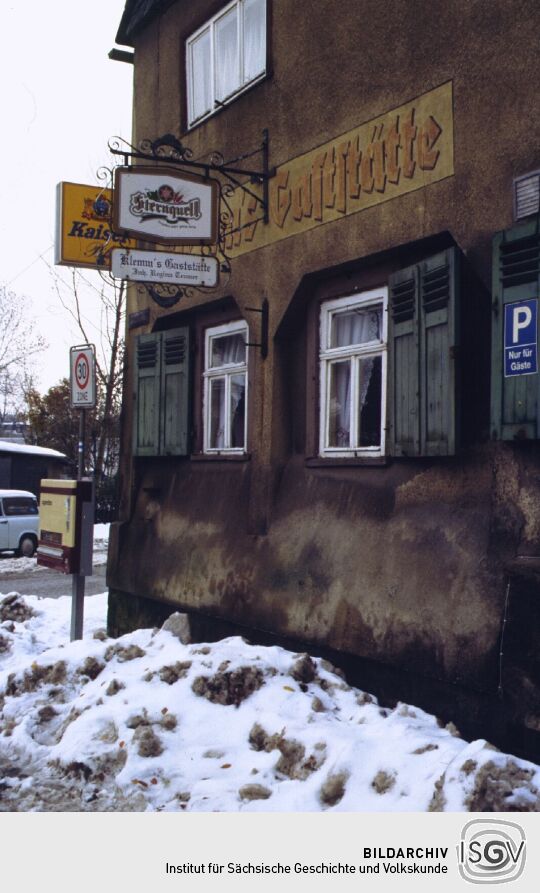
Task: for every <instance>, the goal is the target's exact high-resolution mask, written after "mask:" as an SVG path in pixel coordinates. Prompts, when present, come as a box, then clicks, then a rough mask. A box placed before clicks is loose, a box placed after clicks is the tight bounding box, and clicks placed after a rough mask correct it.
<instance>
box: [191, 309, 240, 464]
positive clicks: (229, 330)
mask: <svg viewBox="0 0 540 893" xmlns="http://www.w3.org/2000/svg"><path fill="white" fill-rule="evenodd" d="M239 333H240V334H243V335H244V339H245V342H246V353H245V359H244V362H243V363H226V364H224V365H222V366H212V367H211V366H210V365H209V361H210V356H211V347H212V341H213V339H214V338H220V337H223V336H227V335H236V334H239ZM248 335H249V330H248V324H247V322H246V321H245V320H244V319H236V320H233V321H231V322H227V323H222V324H221V325H217V326H209V327H208V328H206V329H205V331H204V366H203V372H202V379H203V413H202V423H203V425H202V426H203V453H204V454H206V455H210V456H216V455H227V456H230V455H237V456H243V455H245V454H246V453H247V439H248V402H249V395H248V390H249V378H248V365H249V363H248V360H249V354H248V347H247V342H248V340H249V337H248ZM242 373H243V374H244V376H245V401H244V445H243V446H242V447H231V446H223V447H212V446H210V434H211V412H212V403H211V399H210V392H211V382H212V380H213V379H217V378H225V413H226V416H225V419H226V421H225V432H226V442H227V440H228V439H229V437H230V422H231V418H230V389H231V381H230V380H231V378H232V377H233V375H239V374H242Z"/></svg>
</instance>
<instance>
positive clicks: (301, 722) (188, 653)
mask: <svg viewBox="0 0 540 893" xmlns="http://www.w3.org/2000/svg"><path fill="white" fill-rule="evenodd" d="M70 604H71V600H70V598H68V597H65V598H60V599H40V598H38V597H37V596H30V597H28V596H27V597H24V598H23V597H21V596H17V595H16V594H10V595H7V596H1V597H0V811H60V810H61V811H161V810H164V811H194V812H210V811H220V812H221V811H253V812H255V811H292V812H296V811H298V812H300V811H324V810H327V811H357V812H358V811H361V812H369V811H390V812H399V811H401V812H406V811H430V810H431V811H483V810H495V811H501V810H503V811H535V812H536V811H540V795H539V790H540V767H538V766H536V765H534V764H532V763H528V762H526V761H524V760H519V759H517V758H515V757H511V756H508V755H506V754H503V753H500V752H498V751H496V750H495V749H494V748H492V747H491V746H490V745H489V744H487V743H486V742H485V741H483V740H478V741H473V742H472V743H467V742H466V741H463V740H462V739H461V738H460V737H458V736H457V735H456V731H455V729H454V728H453V727H452V726H450V727H448V728H443V727H441V725H440V724H439V723H438V722H437V719H436V718H435V717H433V716H430V715H428V714H427V713H425V712H423V711H422V710H420V709H418V708H416V707H411V706H408V705H405V704H398V705H397V707H395V708H394V709H388V708H382V707H381V706H380V705H379V704H378V703H377V700H376V699H375V698H374V697H372V696H370V695H369V694H366V693H364V692H362V691H360V690H358V689H356V688H350V687H349V686H348V685H347V684H346V683H345V682H344V680H343V678H342V677H341V675H340V674H339V672H336V671H335V670H334V669H333V668H332V667H331V666H330V665H329V664H327V663H326V662H325V661H322V660H320V659H312V658H310V657H308V656H307V655H298V654H293V653H291V652H290V651H286V650H285V649H283V648H279V647H261V646H252V645H249V644H247V643H246V642H245V641H244V640H243V639H241V638H238V637H233V638H228V639H224V640H223V641H221V642H217V643H212V644H188V645H184V644H181V642H180V641H179V639H178V638H176V637H175V636H174V635H173V633H172V632H170V631H167V630H164V629H162V630H151V629H143V630H137V631H136V632H133V633H130V634H129V635H125V636H123V637H121V638H119V639H116V640H112V639H108V638H107V637H106V635H105V632H104V629H103V628H104V626H105V618H106V594H105V593H103V594H102V595H98V596H94V597H91V598H88V599H87V600H86V605H85V637H84V639H83V640H82V641H80V642H72V643H69V641H68V640H69V618H70Z"/></svg>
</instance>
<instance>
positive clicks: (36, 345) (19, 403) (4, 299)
mask: <svg viewBox="0 0 540 893" xmlns="http://www.w3.org/2000/svg"><path fill="white" fill-rule="evenodd" d="M46 346H47V343H46V341H45V339H44V338H43V336H42V335H40V334H39V333H38V332H37V331H36V326H35V323H34V321H33V319H32V318H31V316H30V315H29V313H28V312H27V306H26V305H25V299H24V298H22V297H20V296H19V295H16V294H15V292H12V291H8V289H7V288H6V286H5V285H1V286H0V421H4V419H5V417H6V415H9V414H16V413H18V412H20V411H21V409H22V407H23V405H24V395H25V393H26V391H27V390H28V388H29V387H31V383H32V382H31V377H32V367H33V363H34V360H35V358H36V356H37V355H38V354H39V353H40V352H41V351H42V350H43V349H44V348H45V347H46Z"/></svg>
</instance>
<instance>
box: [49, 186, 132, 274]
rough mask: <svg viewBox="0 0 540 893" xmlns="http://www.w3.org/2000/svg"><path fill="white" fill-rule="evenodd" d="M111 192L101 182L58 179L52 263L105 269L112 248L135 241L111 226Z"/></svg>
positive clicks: (107, 265) (108, 264)
mask: <svg viewBox="0 0 540 893" xmlns="http://www.w3.org/2000/svg"><path fill="white" fill-rule="evenodd" d="M111 213H112V194H111V190H110V189H105V188H104V187H102V186H86V185H84V184H83V183H59V184H58V186H57V188H56V237H55V256H54V262H55V264H60V265H61V266H69V267H89V268H91V269H98V270H99V269H108V268H109V266H110V256H111V251H112V249H113V248H125V249H128V248H134V247H135V242H134V241H133V240H130V239H128V238H127V236H124V235H117V234H116V233H114V232H113V231H112V227H111Z"/></svg>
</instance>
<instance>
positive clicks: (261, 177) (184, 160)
mask: <svg viewBox="0 0 540 893" xmlns="http://www.w3.org/2000/svg"><path fill="white" fill-rule="evenodd" d="M109 150H110V152H111V153H112V154H113V155H116V156H120V157H122V158H123V159H124V165H125V166H126V167H128V166H129V165H130V164H131V163H132V162H133V161H134V160H135V161H139V160H141V161H152V162H154V163H156V162H162V163H165V164H167V165H169V166H170V165H173V166H174V167H177V168H179V169H181V170H184V171H185V170H186V169H187V170H196V171H199V172H200V173H202V174H203V176H205V177H206V178H209V177H210V175H211V174H221V175H222V176H223V177H225V179H226V180H227V181H228V184H230V185H231V186H232V187H234V188H235V189H241V190H242V191H243V192H245V193H246V194H247V195H249V196H250V197H251V198H253V199H254V200H255V201H256V202H257V203H258V204H259V205H260V206H261V208H262V212H263V218H262V219H263V221H264V223H268V220H269V215H268V191H269V190H268V183H269V181H270V179H271V178H272V177H273V176H274V174H275V168H270V167H269V136H268V130H266V129H265V130H263V134H262V141H261V144H260V146H259V147H258V148H257V149H254V150H253V151H252V152H246V153H244V154H243V155H239V156H237V157H236V158H230V159H229V160H227V161H226V160H225V158H224V156H223V155H222V153H221V152H212V153H211V154H210V156H209V159H208V161H204V160H202V159H194V158H193V152H192V150H191V149H189V148H188V147H187V146H184V145H183V144H182V143H181V142H180V140H179V139H178V138H177V137H176V136H175V135H174V134H173V133H166V134H164V135H163V136H160V137H158V139H156V140H142V141H141V143H140V146H139V148H138V149H137V148H135V147H134V146H132V145H130V144H129V143H128V142H126V141H125V140H123V139H121V138H120V137H113V139H111V140H109ZM255 155H260V156H261V167H260V168H259V169H258V170H257V169H253V168H251V167H243V166H242V162H245V161H247V160H248V159H249V158H252V157H253V156H255ZM240 178H246V179H245V180H243V179H240ZM246 182H249V184H250V185H259V186H262V197H261V196H260V195H257V193H256V192H254V191H253V190H252V189H250V188H249V187H248V186H247V185H246Z"/></svg>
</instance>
